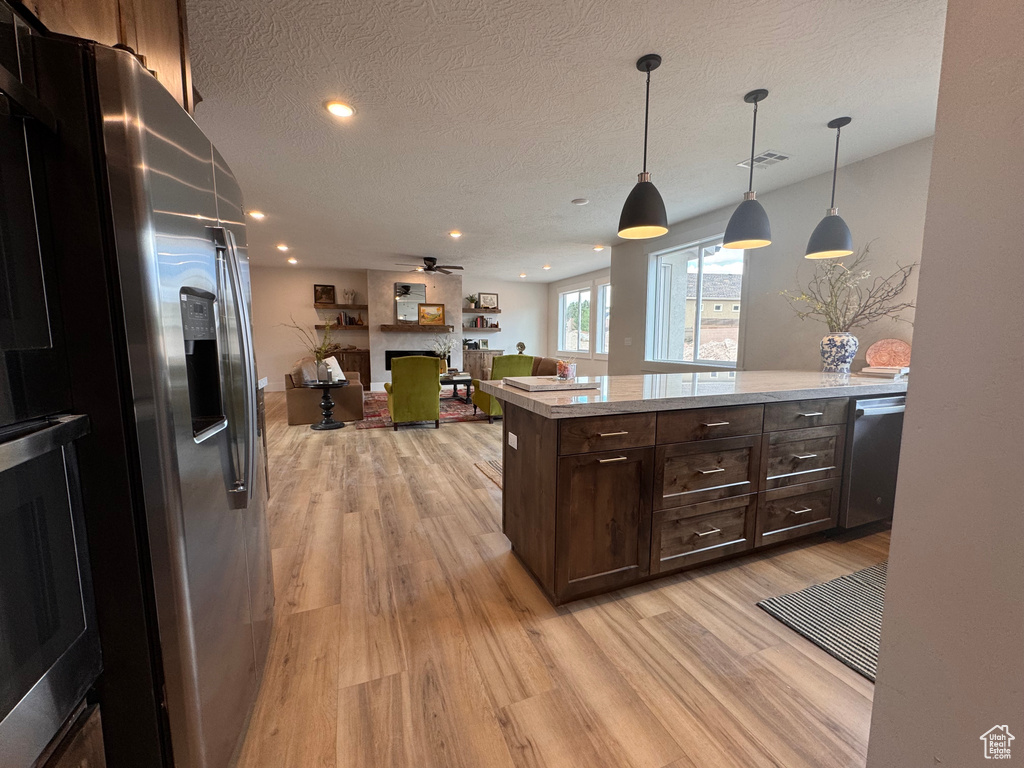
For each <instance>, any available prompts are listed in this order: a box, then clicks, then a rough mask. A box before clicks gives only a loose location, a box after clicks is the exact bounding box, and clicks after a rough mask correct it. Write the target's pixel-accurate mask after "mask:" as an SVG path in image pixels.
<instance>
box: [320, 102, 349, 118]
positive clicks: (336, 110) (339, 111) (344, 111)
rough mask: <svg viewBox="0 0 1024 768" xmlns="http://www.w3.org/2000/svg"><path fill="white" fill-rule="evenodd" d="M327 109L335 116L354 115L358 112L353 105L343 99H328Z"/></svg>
mask: <svg viewBox="0 0 1024 768" xmlns="http://www.w3.org/2000/svg"><path fill="white" fill-rule="evenodd" d="M327 111H328V112H330V113H331V114H332V115H334V116H335V117H352V115H354V114H355V113H356V111H355V110H354V109H352V107H350V106H349V105H348V104H346V103H345V102H343V101H328V102H327Z"/></svg>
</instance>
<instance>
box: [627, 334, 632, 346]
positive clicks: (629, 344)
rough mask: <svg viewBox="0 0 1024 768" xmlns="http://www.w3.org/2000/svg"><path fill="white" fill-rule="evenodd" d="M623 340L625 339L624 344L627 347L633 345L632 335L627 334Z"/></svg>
mask: <svg viewBox="0 0 1024 768" xmlns="http://www.w3.org/2000/svg"><path fill="white" fill-rule="evenodd" d="M625 341H626V346H627V347H632V346H633V337H632V336H627V337H626V340H625Z"/></svg>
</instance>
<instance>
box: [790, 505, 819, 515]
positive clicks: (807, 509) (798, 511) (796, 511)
mask: <svg viewBox="0 0 1024 768" xmlns="http://www.w3.org/2000/svg"><path fill="white" fill-rule="evenodd" d="M786 511H787V512H790V513H792V514H794V515H804V514H806V513H808V512H813V511H814V510H813V509H811V508H810V507H804V508H803V509H787V510H786Z"/></svg>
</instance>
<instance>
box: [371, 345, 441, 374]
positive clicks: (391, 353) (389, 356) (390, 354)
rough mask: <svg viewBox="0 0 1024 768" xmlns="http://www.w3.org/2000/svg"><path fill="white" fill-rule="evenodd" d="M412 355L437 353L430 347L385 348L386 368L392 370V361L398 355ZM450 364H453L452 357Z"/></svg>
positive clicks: (434, 354) (428, 355)
mask: <svg viewBox="0 0 1024 768" xmlns="http://www.w3.org/2000/svg"><path fill="white" fill-rule="evenodd" d="M410 355H426V356H427V357H437V353H435V352H432V351H431V350H429V349H386V350H384V370H385V371H390V370H391V361H392V360H394V359H395V358H396V357H409V356H410ZM448 364H449V365H451V358H448Z"/></svg>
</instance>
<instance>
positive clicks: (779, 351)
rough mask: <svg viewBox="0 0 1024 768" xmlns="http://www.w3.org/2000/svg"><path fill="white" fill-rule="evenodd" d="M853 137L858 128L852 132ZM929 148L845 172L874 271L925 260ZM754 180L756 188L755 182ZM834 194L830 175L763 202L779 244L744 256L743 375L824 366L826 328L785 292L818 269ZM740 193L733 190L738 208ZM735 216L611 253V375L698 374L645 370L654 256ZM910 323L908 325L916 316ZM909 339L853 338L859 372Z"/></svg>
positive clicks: (885, 328) (841, 190) (881, 331)
mask: <svg viewBox="0 0 1024 768" xmlns="http://www.w3.org/2000/svg"><path fill="white" fill-rule="evenodd" d="M856 128H857V123H856V121H854V122H853V124H852V125H851V126H850V127H849V128H848V129H847V130H848V131H854V130H856ZM832 135H833V136H834V134H832ZM829 136H830V133H829V132H828V131H827V130H826V129H824V128H823V129H822V147H815V148H810V147H809V148H807V149H806V151H822V152H827V151H829V147H830V146H832V145H830V144H829V142H830V141H831V139H830V138H829ZM931 146H932V140H931V139H924V140H922V141H918V142H915V143H913V144H907V145H905V146H903V147H898V148H896V149H894V150H891V151H889V152H884V153H882V154H881V155H876V156H874V157H870V158H868V159H866V160H862V161H860V162H857V163H852V164H850V165H848V166H845V167H842V168H840V170H839V183H838V191H837V203H838V205H839V212H840V214H841V215H842V216H843V218H844V219H845V220H846V222H847V224H849V225H850V229H851V230H852V231H853V237H854V244H855V246H857V247H860V246H861V245H863V244H864V243H866V242H868V241H869V240H872V239H874V240H875V242H874V244H873V245H872V247H871V251H872V257H873V260H872V270H873V271H874V272H876V273H885V274H888V273H889V272H891V271H893V270H894V269H895V267H896V263H897V262H900V263H902V264H907V263H910V262H914V261H919V260H920V258H921V241H922V236H923V232H924V210H925V199H926V196H927V191H928V173H929V167H930V163H931ZM760 173H766V174H767V173H771V170H770V169H769V170H765V171H761V172H760ZM754 181H755V187H756V185H757V175H755V177H754ZM830 185H831V174H825V175H821V176H816V177H814V178H811V179H808V180H806V181H802V182H800V183H798V184H793V185H791V186H788V187H783V188H781V189H777V190H774V191H772V192H768V193H766V194H765V195H763V196H761V197H760V198H759V199H760V200H761V201H762V203H763V204H764V207H765V209H766V210H767V211H768V215H769V216H770V217H771V222H772V237H773V242H772V244H771V245H770V246H768V247H767V248H760V249H758V250H755V251H750V252H749V253H748V254H747V273H746V274H747V276H746V279H745V280H744V297H743V302H742V305H743V312H744V313H745V319H744V321H743V326H744V329H745V333H744V336H743V337H742V338H741V340H740V367H741V368H744V369H747V370H772V369H775V370H778V369H792V370H819V369H820V367H821V358H820V352H819V351H818V343H819V341H820V340H821V337H822V336H823V335H825V333H827V331H828V329H827V328H826V327H825V326H824V325H823V324H820V323H816V322H813V321H810V320H805V321H801V320H800V319H798V318H797V317H796V316H795V315H794V314H793V313H792V311H791V310H790V308H789V306H788V304H787V303H786V302H785V300H784V299H783V298H782V297H781V296H780V295H779V292H780V291H782V290H785V289H787V288H796V287H798V286H799V285H800V283H802V282H804V281H805V278H806V277H808V276H810V274H811V272H812V271H813V269H814V263H813V262H810V261H808V260H807V259H805V258H804V257H803V256H804V250H805V249H806V247H807V238H808V237H810V234H811V231H812V230H813V229H814V227H815V225H816V224H817V223H818V221H819V220H820V219H821V217H822V216H824V215H825V209H826V208H827V207H828V197H829V189H830ZM741 192H742V190H738V191H737V201H738V200H739V197H740V193H741ZM732 211H733V206H730V207H729V208H724V209H720V210H718V211H713V212H711V213H708V214H705V215H703V216H699V217H697V218H695V219H690V220H688V221H684V222H681V223H679V224H675V225H673V226H672V227H671V229H670V231H669V233H668V234H667V235H665V236H664V237H660V238H656V239H654V240H643V241H634V242H631V243H624V244H621V245H616V246H615V247H614V248H613V249H612V292H613V295H614V302H613V306H614V308H613V311H612V320H611V337H612V339H611V348H610V355H609V362H608V370H609V373H612V374H626V373H640V372H641V371H672V370H693V367H692V366H680V365H666V364H659V363H645V362H644V349H645V345H644V338H645V330H646V305H647V262H648V254H649V253H651V252H654V251H660V250H663V249H665V248H670V247H672V246H676V245H684V244H686V243H690V242H693V241H694V240H699V239H702V238H705V237H712V236H714V235H720V234H721V233H722V232H724V231H725V225H726V223H728V221H729V216H730V215H731V214H732ZM915 292H916V275H915V278H914V281H913V283H912V284H911V285H910V286H909V288H908V290H907V292H906V294H905V295H906V296H910V297H912V296H913V295H914V294H915ZM962 311H963V310H961V312H962ZM907 317H908V319H911V320H912V319H913V311H911V312H910V313H908V315H907ZM912 330H913V329H912V327H911V326H910V325H909V324H906V323H899V324H894V323H892V322H891V321H888V320H882V321H879V322H876V323H874V324H873V325H871V326H868V327H867V328H866V329H862V330H860V331H857V332H856V334H857V336H858V338H859V339H860V342H861V348H860V351H859V353H858V358H857V359H856V360H855V361H854V369H855V370H856V369H857V368H859V367H861V366H862V365H863V359H864V351H865V350H866V349H867V347H868V346H869V345H870V344H871V343H872V342H874V341H877V340H878V339H884V338H900V339H906V340H908V341H909V340H910V338H911V334H912ZM627 338H629V339H632V345H630V346H627V345H626V343H625V340H626V339H627Z"/></svg>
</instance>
